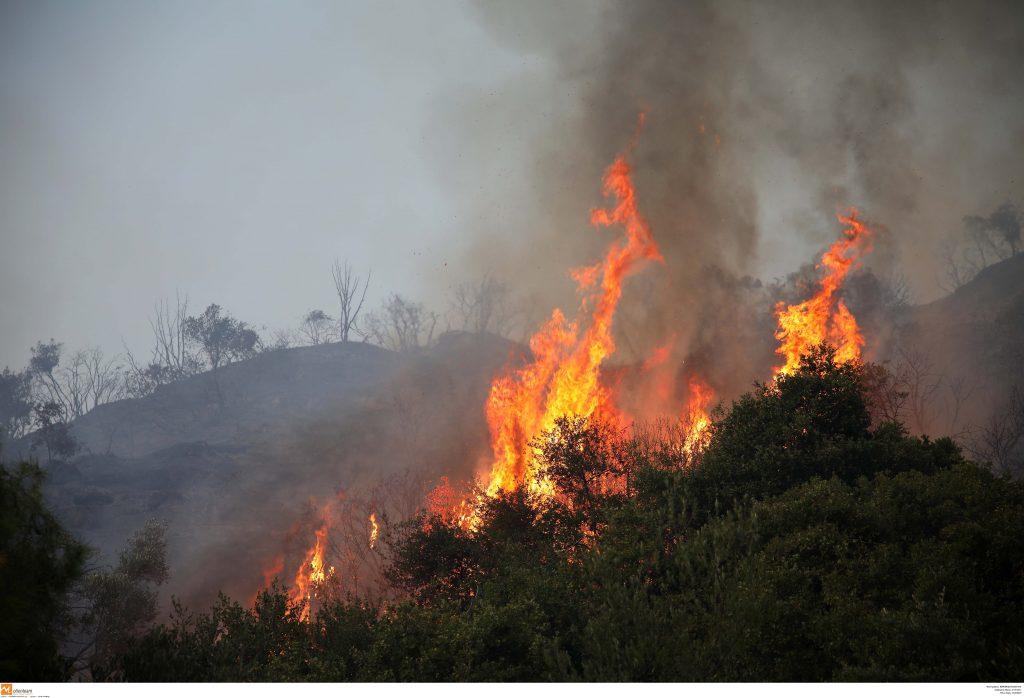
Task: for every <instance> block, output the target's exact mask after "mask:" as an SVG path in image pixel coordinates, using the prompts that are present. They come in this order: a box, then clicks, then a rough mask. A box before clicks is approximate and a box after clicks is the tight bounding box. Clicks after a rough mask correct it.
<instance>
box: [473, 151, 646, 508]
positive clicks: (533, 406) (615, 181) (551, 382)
mask: <svg viewBox="0 0 1024 698" xmlns="http://www.w3.org/2000/svg"><path fill="white" fill-rule="evenodd" d="M628 154H629V152H628V151H627V152H626V153H624V154H622V155H620V156H619V157H618V158H616V160H615V162H613V163H612V165H611V166H610V167H609V168H608V170H607V171H606V172H605V176H604V181H603V185H604V186H603V192H604V195H605V196H606V197H613V198H614V206H612V207H611V208H608V209H600V208H599V209H595V210H594V211H592V212H591V216H590V220H591V223H592V224H593V225H594V226H597V227H610V226H613V225H620V226H622V228H623V231H624V234H623V236H622V237H621V238H620V239H618V240H616V241H615V242H613V243H612V245H611V246H610V247H609V249H608V251H607V253H606V254H605V257H604V259H603V260H601V261H600V262H598V263H596V264H594V265H592V266H589V267H584V268H582V269H576V270H574V271H573V272H572V277H573V279H574V280H575V281H576V283H577V288H578V290H579V292H580V294H581V296H582V299H581V302H580V308H579V312H578V315H577V319H575V320H573V321H572V322H569V321H568V320H567V319H566V318H565V316H564V315H563V314H562V311H561V310H558V309H555V311H554V312H552V314H551V318H550V319H549V320H548V321H547V322H546V323H545V324H544V325H543V326H542V327H541V328H540V330H539V331H538V332H537V333H536V334H534V335H533V337H532V338H531V339H530V349H531V350H532V352H533V356H534V360H533V362H532V363H531V364H529V365H528V366H526V367H524V368H521V369H519V370H517V371H515V372H514V373H513V374H511V375H506V376H502V377H500V378H498V379H497V380H495V381H494V383H493V384H492V386H491V392H490V395H489V396H488V399H487V405H486V416H487V424H488V427H489V428H490V433H491V447H492V450H493V454H494V460H493V463H492V466H491V470H490V474H489V477H488V479H487V482H486V487H485V488H484V491H485V492H486V494H487V495H489V496H493V495H495V494H497V493H498V492H500V491H507V490H510V489H513V488H515V487H516V486H517V485H519V484H522V483H526V485H527V486H528V488H529V490H530V491H531V492H532V493H533V494H538V495H542V496H550V495H553V494H554V488H553V485H552V483H551V482H550V481H549V480H548V479H546V478H545V477H544V476H543V475H542V474H540V473H538V472H537V471H536V466H535V464H534V462H533V449H532V447H531V445H530V444H531V442H532V441H533V440H534V439H535V438H536V437H538V436H539V435H540V434H542V433H543V432H545V431H547V430H550V429H551V428H552V427H554V425H555V420H556V419H557V418H558V417H561V416H564V415H575V416H579V417H585V418H590V417H597V418H600V419H602V420H606V421H609V422H611V423H613V424H618V423H620V422H621V415H620V414H619V412H618V410H617V409H616V408H615V406H614V404H613V401H612V396H611V393H610V390H609V389H608V387H607V386H606V385H604V384H602V382H601V375H600V371H601V365H602V364H603V363H604V361H605V359H607V358H608V357H609V356H611V355H612V354H613V353H614V352H615V341H614V339H613V337H612V319H613V317H614V315H615V310H616V308H617V307H618V303H619V299H620V298H621V296H622V283H623V281H624V280H625V278H626V277H627V276H629V275H630V274H632V273H633V272H635V271H636V270H637V269H638V268H639V267H640V265H641V263H642V262H644V261H646V260H661V253H660V252H659V251H658V248H657V246H656V245H655V243H654V239H653V237H652V236H651V230H650V227H649V226H648V224H647V221H645V220H644V218H643V216H641V214H640V212H639V210H638V209H637V202H636V191H635V189H634V187H633V181H632V178H631V169H630V165H629V163H628V161H627V156H628Z"/></svg>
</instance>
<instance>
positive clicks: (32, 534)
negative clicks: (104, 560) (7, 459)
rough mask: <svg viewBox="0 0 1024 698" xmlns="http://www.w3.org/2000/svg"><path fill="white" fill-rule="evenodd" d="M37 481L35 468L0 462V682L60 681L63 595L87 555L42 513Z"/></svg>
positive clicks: (65, 614)
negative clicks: (1, 679) (4, 680)
mask: <svg viewBox="0 0 1024 698" xmlns="http://www.w3.org/2000/svg"><path fill="white" fill-rule="evenodd" d="M42 483H43V472H42V471H41V470H40V469H39V466H37V465H35V464H32V463H22V464H20V465H18V466H16V467H13V468H8V467H5V466H4V465H3V464H2V463H0V676H3V677H4V679H9V680H11V679H13V680H15V681H19V680H20V681H26V680H32V681H59V680H61V679H63V678H65V677H66V676H67V673H68V671H69V669H70V667H69V666H68V664H67V662H65V661H64V660H63V659H62V657H61V655H60V653H59V650H60V642H61V641H62V640H63V638H64V635H65V633H66V629H67V628H68V627H69V625H70V615H71V614H70V611H69V609H68V602H67V599H68V593H69V592H70V590H71V589H72V587H73V585H74V584H75V583H76V582H77V581H78V579H79V578H80V577H81V575H82V571H83V567H84V565H85V560H86V557H87V553H88V550H87V549H86V548H85V546H83V545H81V544H80V543H78V542H77V541H76V540H75V539H74V538H73V537H72V536H71V534H69V533H68V532H67V530H65V529H64V527H63V526H61V524H60V523H59V522H58V521H57V519H56V518H55V517H54V516H53V514H52V513H50V511H49V509H48V508H47V507H46V505H45V503H44V502H43V495H42Z"/></svg>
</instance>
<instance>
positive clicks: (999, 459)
mask: <svg viewBox="0 0 1024 698" xmlns="http://www.w3.org/2000/svg"><path fill="white" fill-rule="evenodd" d="M966 448H967V450H968V452H969V453H970V454H971V456H973V457H974V458H976V459H977V460H980V461H983V462H987V463H991V464H992V467H993V468H995V469H996V471H998V472H1001V473H1009V474H1012V475H1020V474H1021V473H1022V472H1024V391H1022V390H1021V389H1020V387H1014V388H1013V390H1012V391H1011V393H1010V398H1009V399H1008V400H1007V402H1006V403H1005V404H1004V405H1003V406H1002V407H1001V408H998V409H996V410H993V412H992V416H991V417H990V418H989V420H988V423H987V424H985V425H983V426H981V427H979V428H977V429H975V430H974V431H973V432H972V434H971V435H970V438H968V439H966Z"/></svg>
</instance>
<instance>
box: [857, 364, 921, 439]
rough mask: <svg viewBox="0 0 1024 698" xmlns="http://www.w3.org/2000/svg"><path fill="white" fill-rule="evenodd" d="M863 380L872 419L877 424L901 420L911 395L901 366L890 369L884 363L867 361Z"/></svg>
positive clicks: (862, 372) (862, 375)
mask: <svg viewBox="0 0 1024 698" xmlns="http://www.w3.org/2000/svg"><path fill="white" fill-rule="evenodd" d="M861 381H862V382H863V385H864V392H865V395H866V396H867V400H868V407H869V409H870V412H871V418H872V421H873V422H874V423H876V424H878V423H880V422H898V421H900V415H901V414H902V412H903V407H904V406H905V405H906V404H907V398H908V397H909V396H910V393H909V390H908V385H907V377H906V375H905V371H903V370H901V369H900V367H897V368H896V369H895V370H889V368H888V367H887V366H884V365H882V364H876V363H865V364H864V366H863V369H862V371H861Z"/></svg>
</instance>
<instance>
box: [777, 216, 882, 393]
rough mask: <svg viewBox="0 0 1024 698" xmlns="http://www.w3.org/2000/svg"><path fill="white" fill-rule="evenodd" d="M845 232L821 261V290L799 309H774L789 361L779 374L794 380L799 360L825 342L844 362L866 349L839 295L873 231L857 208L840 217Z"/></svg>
mask: <svg viewBox="0 0 1024 698" xmlns="http://www.w3.org/2000/svg"><path fill="white" fill-rule="evenodd" d="M837 218H838V219H839V221H840V222H841V223H842V224H843V225H845V226H846V227H845V228H844V229H843V233H842V237H840V238H839V240H837V241H836V242H835V243H833V244H832V246H831V247H830V248H829V249H828V251H826V252H825V254H824V255H822V257H821V262H820V263H819V264H818V265H817V268H818V269H824V270H825V275H824V277H823V278H822V279H821V284H820V288H819V289H818V291H817V292H816V293H815V294H814V295H813V296H812V297H811V298H810V299H808V300H806V301H803V302H802V303H797V304H795V305H789V306H787V305H785V303H781V302H780V303H779V304H778V305H777V306H776V308H775V315H776V318H777V319H778V330H777V331H776V332H775V337H776V339H778V340H779V342H780V345H779V348H778V349H777V350H776V353H778V354H779V355H780V356H781V357H782V358H783V359H785V362H784V363H783V364H782V365H781V366H777V367H776V368H775V375H776V376H779V375H790V374H792V373H794V372H795V371H796V369H797V367H798V366H799V365H800V357H801V356H803V355H805V354H807V353H808V352H809V351H810V350H811V349H813V348H814V347H816V346H818V345H819V344H821V343H822V342H828V343H829V344H831V345H832V346H833V347H835V350H836V360H837V361H839V362H840V363H848V362H850V361H856V360H857V359H859V358H860V355H861V350H862V349H863V347H864V336H863V335H862V334H861V332H860V328H859V327H858V326H857V320H856V318H854V316H853V313H851V312H850V309H849V308H847V307H846V304H845V303H843V301H842V299H841V298H839V297H838V295H837V294H838V292H839V290H840V289H841V288H842V286H843V282H844V281H845V280H846V277H847V275H848V274H849V273H850V270H851V269H853V268H855V267H856V266H857V265H858V264H859V263H860V258H861V256H863V255H864V254H866V253H867V252H869V251H870V249H871V235H872V233H871V231H870V230H869V229H868V228H867V226H865V225H864V222H863V221H861V220H860V219H859V218H858V213H857V211H856V210H855V209H850V212H849V214H847V215H842V214H840V215H838V216H837Z"/></svg>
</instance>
